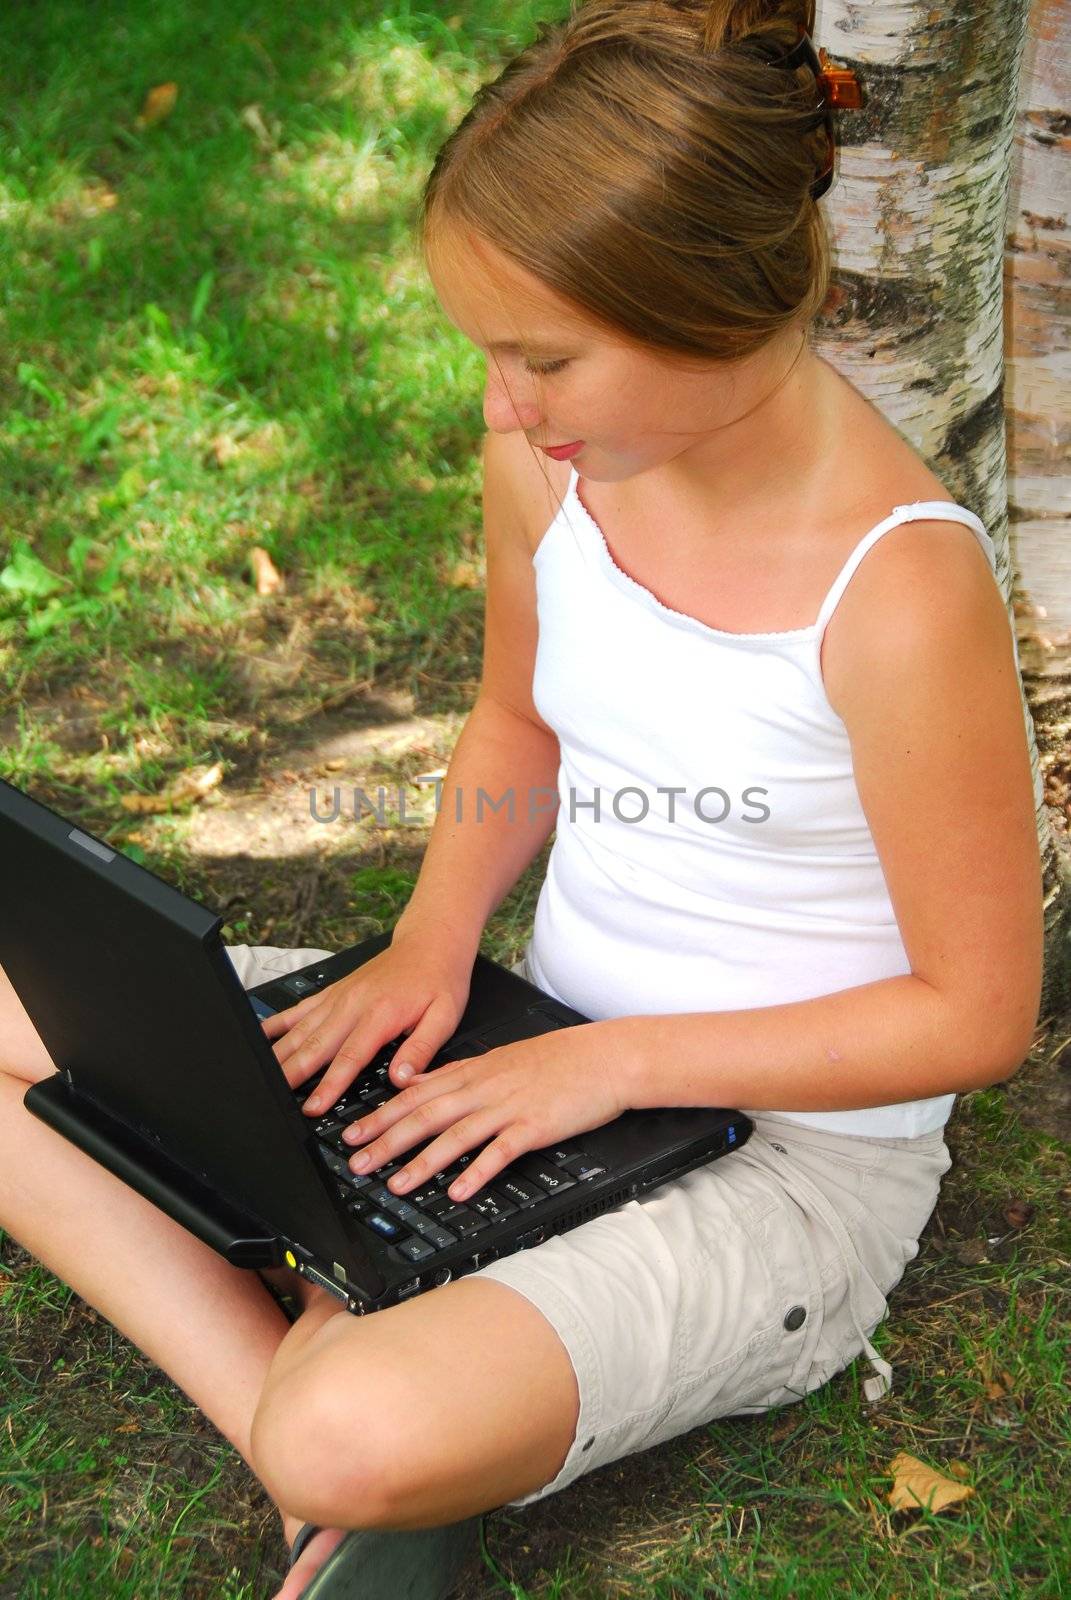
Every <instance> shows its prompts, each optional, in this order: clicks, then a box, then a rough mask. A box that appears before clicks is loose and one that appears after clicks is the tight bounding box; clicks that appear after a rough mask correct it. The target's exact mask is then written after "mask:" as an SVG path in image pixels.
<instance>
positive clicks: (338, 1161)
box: [316, 1142, 373, 1189]
mask: <svg viewBox="0 0 1071 1600" xmlns="http://www.w3.org/2000/svg"><path fill="white" fill-rule="evenodd" d="M316 1148H317V1150H318V1151H319V1152H320V1156H321V1159H322V1160H323V1163H324V1166H325V1167H329V1168H330V1170H331V1171H332V1172H333V1173H334V1174H335V1177H336V1178H341V1179H342V1181H343V1182H344V1183H348V1184H350V1185H351V1186H352V1187H353V1188H354V1189H365V1188H367V1186H368V1185H369V1184H370V1183H371V1182H372V1181H373V1180H372V1177H371V1174H370V1173H367V1172H351V1171H350V1167H349V1162H348V1161H346V1160H345V1159H344V1158H343V1157H342V1156H340V1155H338V1154H337V1153H336V1152H335V1151H334V1150H332V1149H331V1146H330V1145H327V1144H321V1143H319V1142H318V1143H317V1145H316Z"/></svg>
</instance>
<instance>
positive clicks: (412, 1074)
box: [389, 998, 457, 1084]
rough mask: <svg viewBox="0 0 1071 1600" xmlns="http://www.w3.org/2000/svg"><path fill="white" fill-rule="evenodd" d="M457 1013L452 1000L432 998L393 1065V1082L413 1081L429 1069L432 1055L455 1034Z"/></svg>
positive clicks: (391, 1076)
mask: <svg viewBox="0 0 1071 1600" xmlns="http://www.w3.org/2000/svg"><path fill="white" fill-rule="evenodd" d="M456 1016H457V1013H456V1012H455V1010H454V1009H453V1007H452V1006H451V1004H450V1002H449V1001H448V1000H446V999H444V998H439V999H437V1000H433V1001H432V1003H431V1005H430V1006H429V1007H428V1009H427V1010H426V1011H425V1013H424V1015H423V1016H422V1017H421V1018H420V1021H419V1022H418V1023H416V1025H415V1026H414V1027H413V1030H412V1032H411V1033H410V1035H409V1037H408V1038H407V1039H406V1041H405V1043H404V1044H403V1045H402V1047H401V1049H400V1050H398V1052H397V1054H396V1055H395V1057H394V1060H393V1061H392V1062H391V1064H390V1069H389V1074H390V1080H391V1082H392V1083H398V1084H405V1083H411V1082H412V1081H413V1079H414V1078H417V1077H419V1076H420V1075H421V1074H422V1073H423V1072H424V1071H425V1069H426V1068H427V1065H428V1062H429V1061H430V1060H431V1058H432V1056H434V1055H435V1053H436V1051H437V1050H441V1049H442V1047H443V1045H444V1044H445V1043H446V1041H447V1039H449V1037H450V1035H451V1034H452V1033H453V1031H454V1028H455V1027H456ZM406 1069H408V1070H406Z"/></svg>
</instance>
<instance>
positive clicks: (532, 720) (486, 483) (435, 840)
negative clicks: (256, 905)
mask: <svg viewBox="0 0 1071 1600" xmlns="http://www.w3.org/2000/svg"><path fill="white" fill-rule="evenodd" d="M522 452H523V454H522ZM532 470H533V467H532V460H531V452H530V451H529V449H528V445H527V442H526V441H525V439H524V438H523V436H522V435H518V436H517V437H516V438H511V437H508V436H502V435H496V434H490V433H489V434H488V435H487V436H486V438H485V441H484V451H483V525H484V539H485V547H486V552H487V599H486V609H485V627H484V655H483V674H482V678H481V683H480V692H479V695H478V696H477V699H476V703H475V705H474V706H473V709H472V711H471V712H470V713H469V716H468V718H467V720H466V722H465V726H464V728H463V729H462V732H461V736H460V738H459V739H458V742H457V745H456V746H455V749H454V754H453V758H452V759H451V761H450V765H449V767H448V768H447V771H446V776H445V778H444V779H443V783H442V789H441V793H440V797H439V811H438V815H437V817H436V819H435V824H434V826H433V828H432V831H431V837H430V839H429V841H428V846H427V849H426V851H425V854H424V860H423V863H422V865H421V869H420V875H419V877H418V879H417V883H416V886H415V888H414V890H413V893H412V896H411V898H410V900H409V903H408V905H407V906H406V908H405V910H404V911H403V913H402V915H401V917H400V918H399V919H398V922H397V924H396V927H395V932H394V937H395V939H400V938H403V937H404V938H408V937H409V936H411V935H414V934H415V935H416V936H418V937H420V938H424V937H428V938H431V939H432V940H434V941H436V942H439V941H441V940H442V938H443V937H444V935H445V936H446V937H448V938H449V939H450V940H451V941H452V943H453V947H454V948H456V949H457V950H458V951H459V952H460V953H461V954H462V955H463V957H464V959H465V960H466V961H471V960H472V959H473V958H474V957H475V955H476V952H477V949H478V948H479V942H480V935H481V933H482V932H483V928H484V925H485V923H486V921H487V919H488V917H489V916H490V915H491V913H492V912H493V911H494V910H495V909H496V908H497V907H498V906H499V905H500V904H501V902H502V901H503V900H504V899H505V897H506V895H507V894H508V893H509V891H510V889H511V888H512V887H513V885H514V884H515V883H516V882H517V879H518V878H519V877H520V876H521V873H522V872H524V870H525V868H526V867H528V866H529V865H530V864H531V862H532V861H533V860H534V859H535V857H536V856H537V855H538V853H539V851H540V850H541V849H542V848H543V846H544V845H545V844H546V842H547V839H548V838H549V836H550V834H551V832H552V831H553V828H554V824H555V821H556V818H557V813H558V792H557V779H558V765H559V761H560V752H559V748H558V740H557V737H556V735H555V734H554V733H553V731H552V730H551V729H550V728H548V727H547V725H546V723H545V722H544V721H543V719H542V718H541V717H540V715H539V713H538V712H537V711H536V708H535V706H534V704H533V702H532V675H533V672H534V670H535V654H536V642H537V637H538V628H537V621H536V596H535V573H534V570H533V567H532V556H531V547H530V535H529V533H528V531H527V524H528V522H529V521H530V520H531V519H532V517H533V516H534V515H536V514H537V510H538V507H539V506H540V505H541V503H542V496H540V495H539V494H538V492H537V491H538V490H539V489H542V490H545V483H544V480H543V479H542V477H539V482H538V485H535V484H534V483H533V482H532V479H531V474H532ZM537 476H539V475H538V473H537ZM481 790H482V791H483V798H482V799H481V796H480V791H481ZM511 798H512V806H511V805H510V800H511ZM503 802H504V803H503ZM496 808H497V809H496ZM511 812H512V816H511Z"/></svg>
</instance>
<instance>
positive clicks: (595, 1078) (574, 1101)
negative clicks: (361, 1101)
mask: <svg viewBox="0 0 1071 1600" xmlns="http://www.w3.org/2000/svg"><path fill="white" fill-rule="evenodd" d="M622 1044H623V1041H622V1037H621V1033H620V1030H619V1029H617V1028H616V1027H615V1024H614V1022H613V1021H605V1022H586V1023H577V1024H576V1025H575V1026H574V1027H570V1028H562V1029H561V1030H560V1031H559V1032H557V1033H553V1034H549V1035H548V1034H540V1035H539V1036H538V1037H537V1038H534V1039H522V1040H520V1041H519V1042H518V1043H516V1044H506V1045H501V1046H500V1047H499V1048H498V1049H497V1050H489V1051H488V1052H487V1054H486V1055H481V1056H470V1057H467V1058H466V1059H465V1060H463V1061H455V1062H451V1063H450V1064H448V1065H447V1066H442V1067H437V1068H436V1069H435V1071H434V1072H429V1073H427V1075H426V1076H424V1077H423V1078H419V1079H418V1080H417V1081H416V1082H415V1083H412V1084H410V1086H409V1088H408V1089H405V1090H403V1091H402V1093H401V1094H398V1095H395V1096H394V1097H393V1098H392V1099H390V1100H388V1101H387V1102H386V1103H385V1104H384V1105H381V1106H379V1107H378V1108H377V1109H376V1110H375V1111H372V1112H370V1113H369V1115H368V1116H367V1117H362V1118H361V1120H360V1122H355V1123H353V1124H351V1126H350V1127H349V1128H347V1129H345V1130H344V1132H343V1135H342V1138H343V1140H344V1141H345V1142H346V1143H347V1144H350V1143H352V1144H354V1145H363V1146H364V1150H363V1151H362V1152H361V1154H360V1156H358V1157H357V1158H356V1159H351V1161H350V1166H351V1167H352V1168H353V1169H354V1171H365V1172H374V1171H375V1170H376V1168H377V1167H380V1166H382V1165H383V1163H384V1162H386V1161H388V1160H389V1159H390V1158H391V1157H392V1156H399V1155H401V1154H402V1152H403V1151H406V1150H409V1149H411V1148H412V1147H413V1145H416V1144H421V1143H423V1142H424V1141H425V1140H427V1139H430V1140H431V1143H430V1144H428V1145H427V1147H426V1149H423V1150H421V1151H420V1152H419V1154H417V1155H415V1156H414V1157H413V1159H412V1161H411V1162H410V1163H409V1165H408V1167H407V1168H406V1169H405V1170H404V1171H402V1172H396V1173H395V1174H394V1175H393V1176H392V1177H391V1178H390V1179H389V1180H388V1187H389V1188H390V1189H391V1190H392V1191H393V1192H394V1193H395V1194H404V1193H405V1192H406V1191H407V1190H409V1189H419V1188H420V1187H421V1186H422V1185H423V1184H424V1183H426V1182H427V1181H428V1179H430V1178H432V1177H434V1175H435V1174H436V1173H438V1172H442V1171H443V1169H444V1168H446V1167H448V1166H450V1165H451V1164H452V1163H453V1162H454V1161H456V1160H457V1158H458V1156H460V1155H464V1154H465V1152H466V1151H468V1150H472V1149H473V1148H475V1146H477V1145H484V1147H485V1148H484V1149H483V1151H482V1153H481V1154H480V1155H479V1156H478V1157H477V1158H476V1160H475V1161H472V1162H470V1164H469V1165H468V1166H467V1167H466V1168H465V1171H464V1173H463V1174H462V1175H461V1177H459V1178H458V1179H457V1181H456V1182H455V1183H452V1184H451V1185H450V1187H449V1189H448V1191H447V1193H448V1194H449V1195H450V1198H451V1199H452V1200H467V1199H468V1198H469V1197H470V1196H471V1195H473V1194H475V1193H476V1192H477V1190H479V1189H481V1188H482V1187H483V1185H484V1184H485V1183H487V1182H488V1181H489V1180H490V1179H491V1178H493V1177H494V1176H495V1175H496V1173H499V1172H501V1171H502V1169H503V1167H506V1166H508V1165H509V1163H510V1162H511V1161H515V1160H516V1159H517V1157H518V1156H519V1155H523V1154H524V1152H525V1151H527V1150H541V1149H543V1147H544V1146H546V1145H550V1144H553V1143H554V1142H555V1141H556V1140H559V1139H568V1138H569V1137H570V1135H572V1134H577V1133H585V1132H587V1131H588V1130H589V1129H590V1128H601V1127H602V1126H603V1124H604V1123H607V1122H612V1121H613V1120H614V1118H615V1117H618V1116H620V1115H621V1113H622V1112H623V1111H626V1110H627V1109H628V1105H627V1102H626V1091H625V1073H624V1072H623V1071H622V1070H621V1067H622V1062H621V1055H622ZM435 1134H438V1136H439V1137H438V1138H434V1137H433V1135H435ZM487 1141H490V1142H489V1143H488V1142H487ZM362 1159H363V1165H362V1164H361V1162H362Z"/></svg>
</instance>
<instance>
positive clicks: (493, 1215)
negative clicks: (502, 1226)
mask: <svg viewBox="0 0 1071 1600" xmlns="http://www.w3.org/2000/svg"><path fill="white" fill-rule="evenodd" d="M465 1203H466V1205H468V1206H471V1207H472V1209H473V1211H478V1212H479V1214H480V1216H481V1217H486V1218H487V1220H488V1222H498V1221H500V1220H501V1218H502V1217H511V1216H512V1215H513V1213H514V1212H515V1211H516V1209H517V1207H516V1206H515V1205H514V1204H513V1201H512V1200H507V1198H506V1196H505V1195H504V1194H499V1193H498V1191H497V1190H495V1189H481V1190H479V1191H478V1193H476V1194H474V1195H472V1196H471V1197H470V1198H469V1199H468V1200H467V1201H466V1202H465Z"/></svg>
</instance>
